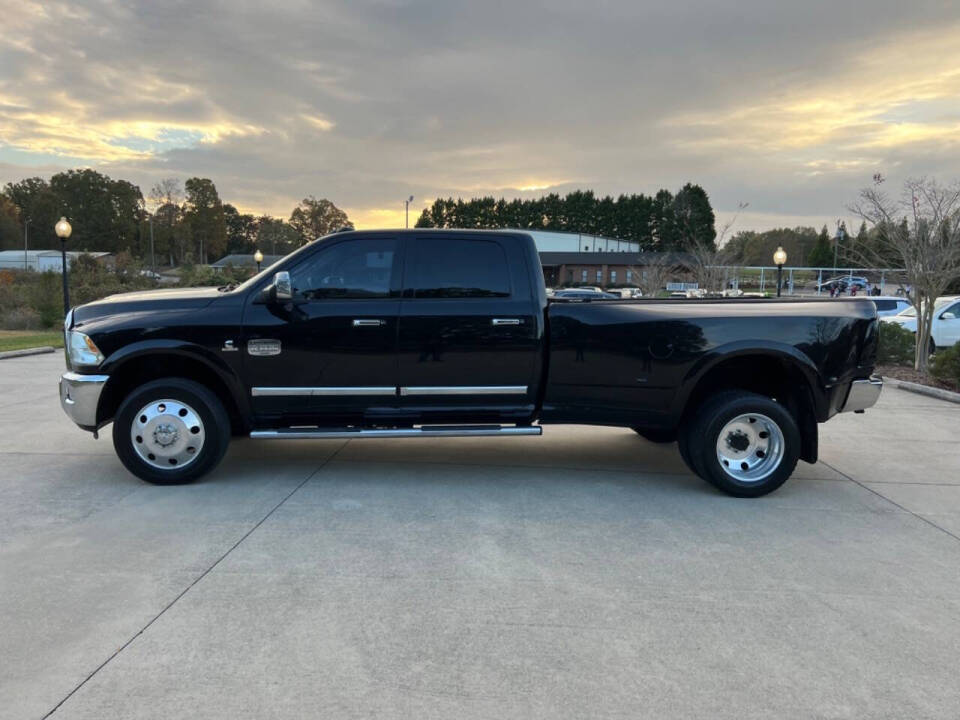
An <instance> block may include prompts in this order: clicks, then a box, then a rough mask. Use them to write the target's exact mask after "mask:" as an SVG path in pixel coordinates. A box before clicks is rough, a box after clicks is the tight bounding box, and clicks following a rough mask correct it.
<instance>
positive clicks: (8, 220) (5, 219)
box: [0, 193, 23, 250]
mask: <svg viewBox="0 0 960 720" xmlns="http://www.w3.org/2000/svg"><path fill="white" fill-rule="evenodd" d="M22 247H23V227H22V226H21V225H20V208H18V207H17V206H16V205H15V204H14V202H13V200H11V199H10V198H8V197H7V196H6V195H5V194H3V193H0V250H14V249H17V250H19V249H20V248H22Z"/></svg>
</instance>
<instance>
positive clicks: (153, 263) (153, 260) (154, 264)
mask: <svg viewBox="0 0 960 720" xmlns="http://www.w3.org/2000/svg"><path fill="white" fill-rule="evenodd" d="M147 217H148V218H150V269H151V270H152V271H153V274H154V275H156V274H157V259H156V258H155V257H154V255H153V215H147Z"/></svg>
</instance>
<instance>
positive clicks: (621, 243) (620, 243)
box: [523, 230, 640, 253]
mask: <svg viewBox="0 0 960 720" xmlns="http://www.w3.org/2000/svg"><path fill="white" fill-rule="evenodd" d="M523 232H525V233H528V234H529V235H531V236H532V237H533V241H534V243H536V245H537V251H538V252H632V253H638V252H640V243H638V242H636V241H633V240H618V239H617V238H608V237H601V236H600V235H590V234H588V233H571V232H553V231H549V230H524V231H523Z"/></svg>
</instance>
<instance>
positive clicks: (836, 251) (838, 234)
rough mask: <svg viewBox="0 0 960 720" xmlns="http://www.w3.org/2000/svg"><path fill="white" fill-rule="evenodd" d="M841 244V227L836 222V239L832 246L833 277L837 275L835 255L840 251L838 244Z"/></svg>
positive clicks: (838, 222)
mask: <svg viewBox="0 0 960 720" xmlns="http://www.w3.org/2000/svg"><path fill="white" fill-rule="evenodd" d="M842 242H843V227H842V226H841V225H840V221H839V220H837V237H836V242H835V243H834V244H833V275H834V277H836V275H837V253H838V252H839V250H840V243H842Z"/></svg>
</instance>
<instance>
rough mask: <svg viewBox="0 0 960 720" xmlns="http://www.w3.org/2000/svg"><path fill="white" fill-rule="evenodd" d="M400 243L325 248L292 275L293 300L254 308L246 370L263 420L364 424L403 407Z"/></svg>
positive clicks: (383, 240) (350, 241) (248, 317)
mask: <svg viewBox="0 0 960 720" xmlns="http://www.w3.org/2000/svg"><path fill="white" fill-rule="evenodd" d="M398 248H399V241H398V240H397V238H395V237H390V236H381V235H378V236H373V237H368V236H363V237H349V236H347V237H345V238H343V239H331V240H326V241H323V243H322V246H321V247H318V248H317V251H316V252H314V253H311V254H310V255H309V256H307V257H305V258H304V259H303V261H301V262H300V263H298V264H297V265H295V266H293V267H292V268H291V269H290V280H291V286H292V289H293V300H292V301H288V302H285V303H263V302H257V301H255V300H254V301H252V302H251V303H250V304H249V305H248V307H247V311H246V314H245V316H244V330H245V334H246V337H245V342H244V347H243V348H242V349H243V352H244V356H243V358H244V369H245V374H246V377H247V382H248V384H249V385H250V393H251V400H252V403H253V407H254V410H255V412H256V413H257V415H258V417H260V418H261V419H264V418H267V417H269V416H277V417H278V418H279V417H280V416H281V415H282V419H284V420H296V419H297V418H298V417H301V416H302V417H303V418H305V419H307V420H312V419H318V420H319V421H320V422H322V423H325V424H335V423H336V424H342V423H351V424H352V423H356V422H360V421H362V419H363V418H364V417H365V416H366V415H367V414H368V413H370V412H372V413H373V414H377V413H378V412H381V411H383V412H389V409H390V408H391V407H395V404H396V396H397V392H396V388H397V356H396V340H397V318H398V312H399V306H400V287H399V286H400V262H399V252H398Z"/></svg>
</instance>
